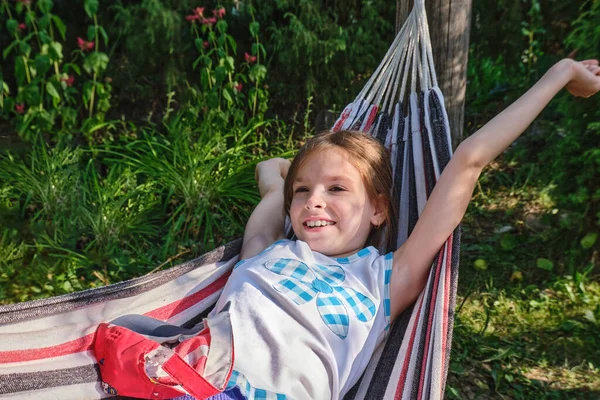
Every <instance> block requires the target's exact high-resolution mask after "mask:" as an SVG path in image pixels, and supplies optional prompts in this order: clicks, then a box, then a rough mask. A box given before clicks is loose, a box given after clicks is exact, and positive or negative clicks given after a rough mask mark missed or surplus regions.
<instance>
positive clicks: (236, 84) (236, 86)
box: [233, 83, 244, 92]
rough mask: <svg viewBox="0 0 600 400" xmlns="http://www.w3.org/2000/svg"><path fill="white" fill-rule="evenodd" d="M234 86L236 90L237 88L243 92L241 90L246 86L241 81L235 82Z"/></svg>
mask: <svg viewBox="0 0 600 400" xmlns="http://www.w3.org/2000/svg"><path fill="white" fill-rule="evenodd" d="M233 88H234V89H235V90H237V91H238V92H241V91H242V89H243V88H244V85H242V84H241V83H234V84H233Z"/></svg>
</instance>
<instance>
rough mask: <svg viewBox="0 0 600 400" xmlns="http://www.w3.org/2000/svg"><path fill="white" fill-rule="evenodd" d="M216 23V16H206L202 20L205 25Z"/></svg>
mask: <svg viewBox="0 0 600 400" xmlns="http://www.w3.org/2000/svg"><path fill="white" fill-rule="evenodd" d="M216 23H217V19H216V18H215V17H212V18H205V19H203V20H202V24H203V25H208V26H213V25H214V24H216Z"/></svg>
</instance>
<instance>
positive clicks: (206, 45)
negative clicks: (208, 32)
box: [202, 40, 208, 48]
mask: <svg viewBox="0 0 600 400" xmlns="http://www.w3.org/2000/svg"><path fill="white" fill-rule="evenodd" d="M202 45H203V46H204V48H207V47H208V41H206V40H205V41H204V43H202Z"/></svg>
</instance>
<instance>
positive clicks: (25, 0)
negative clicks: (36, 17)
mask: <svg viewBox="0 0 600 400" xmlns="http://www.w3.org/2000/svg"><path fill="white" fill-rule="evenodd" d="M17 3H23V5H24V6H28V5H30V4H31V0H17Z"/></svg>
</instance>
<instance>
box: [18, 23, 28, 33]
mask: <svg viewBox="0 0 600 400" xmlns="http://www.w3.org/2000/svg"><path fill="white" fill-rule="evenodd" d="M17 29H18V30H20V31H22V30H23V29H27V25H25V24H24V23H21V24H19V26H18V27H17Z"/></svg>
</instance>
